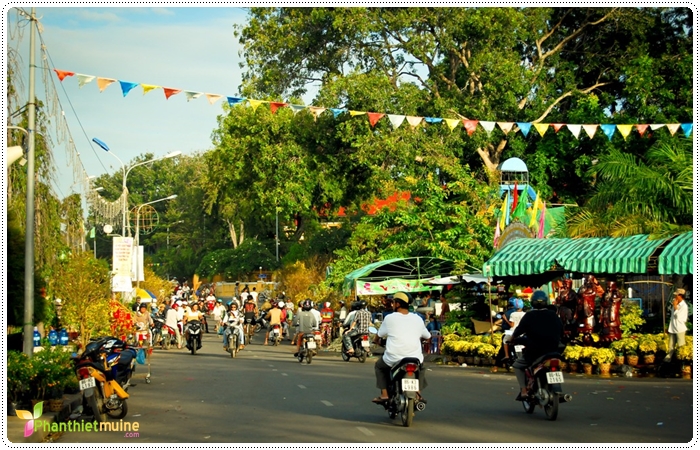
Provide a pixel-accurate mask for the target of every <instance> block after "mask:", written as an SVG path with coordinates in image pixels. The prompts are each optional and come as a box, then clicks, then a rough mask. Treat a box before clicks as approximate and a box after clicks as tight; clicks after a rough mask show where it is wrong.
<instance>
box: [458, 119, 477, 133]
mask: <svg viewBox="0 0 700 450" xmlns="http://www.w3.org/2000/svg"><path fill="white" fill-rule="evenodd" d="M462 122H464V129H465V130H467V134H468V135H469V136H471V135H472V134H474V131H476V126H477V125H478V124H479V121H478V120H466V119H463V120H462Z"/></svg>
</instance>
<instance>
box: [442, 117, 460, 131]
mask: <svg viewBox="0 0 700 450" xmlns="http://www.w3.org/2000/svg"><path fill="white" fill-rule="evenodd" d="M445 123H446V124H447V126H448V127H450V130H454V129H455V127H456V126H457V125H459V119H445Z"/></svg>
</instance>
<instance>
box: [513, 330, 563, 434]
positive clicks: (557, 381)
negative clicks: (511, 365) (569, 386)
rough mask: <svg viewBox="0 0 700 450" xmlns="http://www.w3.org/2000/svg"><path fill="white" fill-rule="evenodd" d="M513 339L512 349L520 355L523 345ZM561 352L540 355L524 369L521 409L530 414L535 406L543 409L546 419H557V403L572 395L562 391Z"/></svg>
mask: <svg viewBox="0 0 700 450" xmlns="http://www.w3.org/2000/svg"><path fill="white" fill-rule="evenodd" d="M518 342H522V341H519V340H516V341H515V345H514V350H515V353H516V355H517V356H520V354H521V352H522V351H523V350H524V347H525V346H524V345H522V344H520V343H518ZM560 362H561V354H560V353H558V352H553V353H547V354H545V355H542V356H540V357H539V358H537V359H536V360H534V361H533V362H532V364H530V366H529V367H528V368H527V369H525V376H526V379H527V397H526V399H525V400H523V402H522V403H523V409H525V412H526V413H528V414H532V412H533V411H534V410H535V406H540V407H541V408H543V409H544V414H545V416H546V417H547V419H548V420H557V416H558V415H559V403H566V402H570V401H571V400H572V399H573V397H571V395H569V394H564V393H563V392H562V388H561V385H562V383H564V374H563V373H562V371H561V369H560Z"/></svg>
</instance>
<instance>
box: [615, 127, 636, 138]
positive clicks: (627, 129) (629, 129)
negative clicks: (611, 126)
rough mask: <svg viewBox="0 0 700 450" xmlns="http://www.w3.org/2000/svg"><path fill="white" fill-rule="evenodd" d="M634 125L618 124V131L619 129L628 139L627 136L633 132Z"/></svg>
mask: <svg viewBox="0 0 700 450" xmlns="http://www.w3.org/2000/svg"><path fill="white" fill-rule="evenodd" d="M633 126H634V125H618V126H617V131H619V132H620V134H621V135H622V137H623V138H624V139H625V140H627V136H629V134H630V133H631V132H632V127H633Z"/></svg>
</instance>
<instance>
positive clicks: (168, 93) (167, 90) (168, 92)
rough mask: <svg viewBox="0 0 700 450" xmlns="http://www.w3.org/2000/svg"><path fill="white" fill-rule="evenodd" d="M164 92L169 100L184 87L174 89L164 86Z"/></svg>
mask: <svg viewBox="0 0 700 450" xmlns="http://www.w3.org/2000/svg"><path fill="white" fill-rule="evenodd" d="M163 92H165V99H166V100H167V99H169V98H170V97H172V96H173V95H175V94H179V93H180V92H182V89H173V88H166V87H164V88H163Z"/></svg>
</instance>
